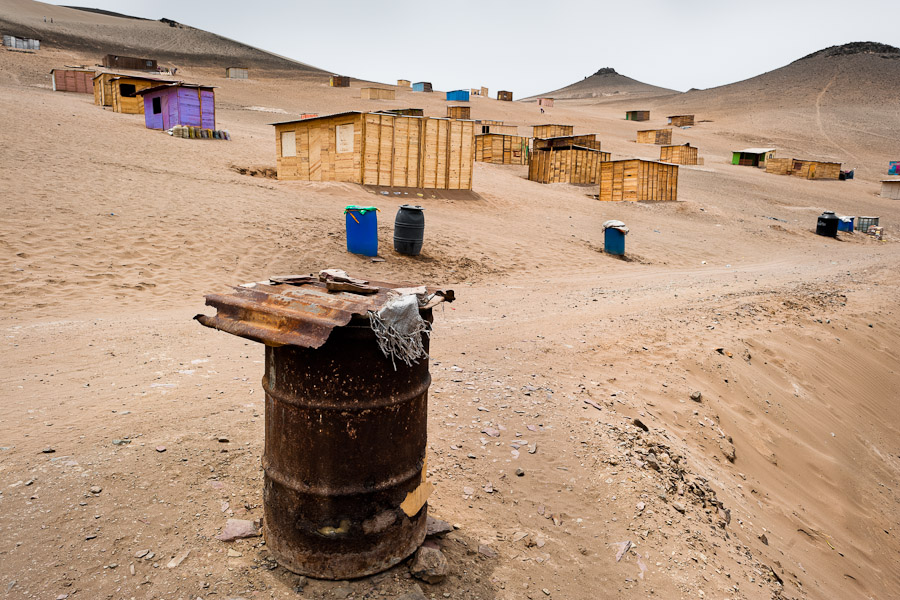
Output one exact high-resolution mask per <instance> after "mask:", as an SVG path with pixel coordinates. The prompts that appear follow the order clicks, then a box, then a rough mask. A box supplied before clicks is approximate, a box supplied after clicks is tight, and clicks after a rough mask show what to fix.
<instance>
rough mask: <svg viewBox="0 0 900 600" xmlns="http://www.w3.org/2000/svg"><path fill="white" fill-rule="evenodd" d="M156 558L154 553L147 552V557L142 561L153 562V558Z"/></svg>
mask: <svg viewBox="0 0 900 600" xmlns="http://www.w3.org/2000/svg"><path fill="white" fill-rule="evenodd" d="M154 556H156V553H155V552H149V553H148V554H147V556H145V557H144V560H153V557H154Z"/></svg>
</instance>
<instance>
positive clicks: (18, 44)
mask: <svg viewBox="0 0 900 600" xmlns="http://www.w3.org/2000/svg"><path fill="white" fill-rule="evenodd" d="M3 45H4V46H6V47H7V48H14V49H16V50H40V49H41V40H38V39H35V38H27V37H18V36H15V35H7V34H3Z"/></svg>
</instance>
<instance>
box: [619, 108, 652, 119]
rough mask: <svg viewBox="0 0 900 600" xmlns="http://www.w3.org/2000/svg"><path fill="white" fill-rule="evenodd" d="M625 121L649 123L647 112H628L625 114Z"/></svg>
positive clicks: (648, 113)
mask: <svg viewBox="0 0 900 600" xmlns="http://www.w3.org/2000/svg"><path fill="white" fill-rule="evenodd" d="M625 120H626V121H649V120H650V111H649V110H629V111H626V112H625Z"/></svg>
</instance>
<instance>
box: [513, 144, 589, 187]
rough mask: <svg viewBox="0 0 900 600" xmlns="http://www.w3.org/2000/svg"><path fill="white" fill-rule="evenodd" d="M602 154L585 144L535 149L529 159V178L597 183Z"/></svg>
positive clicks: (544, 180)
mask: <svg viewBox="0 0 900 600" xmlns="http://www.w3.org/2000/svg"><path fill="white" fill-rule="evenodd" d="M601 154H602V153H601V152H600V151H599V150H594V149H593V148H585V147H583V146H561V147H558V148H548V149H544V150H533V151H532V153H531V157H530V159H529V161H528V179H530V180H531V181H537V182H538V183H573V184H593V183H597V177H598V174H599V167H600V164H601V162H602V158H603V157H602V156H601Z"/></svg>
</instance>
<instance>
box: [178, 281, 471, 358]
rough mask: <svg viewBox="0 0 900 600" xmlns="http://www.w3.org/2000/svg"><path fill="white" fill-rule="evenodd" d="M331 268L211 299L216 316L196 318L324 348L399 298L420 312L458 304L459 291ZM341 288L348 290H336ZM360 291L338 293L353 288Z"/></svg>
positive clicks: (269, 339)
mask: <svg viewBox="0 0 900 600" xmlns="http://www.w3.org/2000/svg"><path fill="white" fill-rule="evenodd" d="M335 272H337V271H335V270H332V269H329V270H327V271H322V272H320V273H319V275H286V276H279V277H271V278H269V279H267V280H265V281H258V282H254V283H245V284H243V285H240V286H236V287H233V288H232V289H233V291H232V292H231V293H230V294H209V295H207V296H206V304H207V306H214V307H215V308H216V315H215V316H209V315H204V314H199V315H197V316H195V317H194V319H195V320H197V321H199V322H200V324H201V325H204V326H206V327H211V328H213V329H219V330H221V331H225V332H227V333H230V334H232V335H236V336H239V337H243V338H247V339H250V340H253V341H256V342H262V343H264V344H266V345H268V346H286V345H290V346H300V347H303V348H318V347H319V346H321V345H322V344H324V343H325V341H326V340H327V339H328V336H329V335H330V334H331V330H332V329H334V328H335V327H343V326H344V325H347V324H348V323H350V321H351V319H353V318H354V317H364V316H366V315H367V314H368V313H369V311H373V312H377V311H378V310H380V309H381V308H382V307H383V306H384V305H385V303H386V302H387V301H388V300H389V299H390V298H391V297H393V296H395V295H397V294H401V295H402V294H410V293H414V294H416V295H417V296H418V297H419V299H420V310H426V309H430V308H432V307H434V306H436V305H438V304H440V303H441V302H453V300H454V299H455V296H454V293H453V290H441V289H438V288H434V287H426V286H411V285H409V284H396V283H386V282H381V281H367V280H361V279H355V278H352V277H349V276H346V273H344V276H345V277H343V278H342V277H337V278H335V277H334V276H333V275H332V276H330V275H328V274H329V273H331V274H333V273H335ZM336 283H339V284H343V285H335V284H336ZM348 283H349V284H350V287H352V286H354V285H355V286H358V287H360V288H362V289H361V290H360V292H358V293H357V292H352V291H338V290H344V289H347V284H348Z"/></svg>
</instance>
